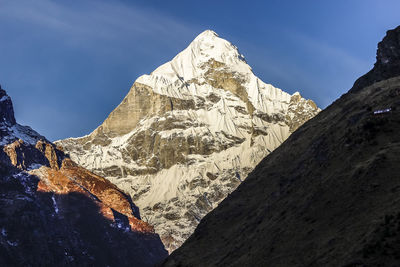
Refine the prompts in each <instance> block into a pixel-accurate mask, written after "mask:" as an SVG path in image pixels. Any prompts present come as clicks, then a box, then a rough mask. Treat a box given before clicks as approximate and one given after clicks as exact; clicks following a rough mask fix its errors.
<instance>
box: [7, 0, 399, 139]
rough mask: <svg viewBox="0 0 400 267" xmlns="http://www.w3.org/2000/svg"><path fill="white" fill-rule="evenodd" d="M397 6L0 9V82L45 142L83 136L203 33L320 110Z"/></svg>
mask: <svg viewBox="0 0 400 267" xmlns="http://www.w3.org/2000/svg"><path fill="white" fill-rule="evenodd" d="M399 10H400V1H398V0H376V1H372V0H352V1H349V0H347V1H346V0H337V1H327V0H326V1H324V0H313V1H312V0H304V1H294V0H293V1H284V0H280V1H278V0H270V1H266V0H265V1H250V0H248V1H227V0H219V1H215V0H214V1H206V0H202V1H184V0H180V1H178V0H175V1H174V0H170V1H165V0H143V1H127V0H125V1H124V0H119V1H118V0H114V1H111V0H110V1H106V0H96V1H94V0H93V1H89V0H79V1H73V0H68V1H67V0H64V1H62V0H18V1H15V0H0V83H1V84H2V86H3V88H5V89H6V90H7V92H8V94H9V95H10V96H11V97H12V98H13V102H14V108H15V113H16V118H17V121H18V122H19V123H21V124H25V125H30V126H31V127H32V128H34V129H35V130H37V131H39V132H40V133H41V134H43V135H45V136H47V137H48V138H49V139H50V140H56V139H61V138H65V137H70V136H81V135H85V134H88V133H90V132H91V131H92V130H93V129H95V128H96V127H97V126H98V125H99V124H101V122H102V121H103V120H104V119H105V118H106V117H107V116H108V114H109V113H110V112H111V111H112V110H113V109H114V108H115V107H116V106H117V105H118V104H119V103H120V102H121V100H122V99H123V97H124V96H125V95H126V94H127V92H128V91H129V88H130V86H131V85H132V83H133V82H134V81H135V80H136V78H137V77H139V76H140V75H142V74H146V73H150V72H151V71H152V70H154V69H155V68H156V67H158V66H159V65H161V64H162V63H165V62H166V61H168V60H170V59H171V58H173V57H174V56H175V55H176V54H177V53H178V52H180V51H181V50H183V49H184V48H185V47H186V46H187V45H188V44H189V43H190V41H191V40H192V39H194V38H195V37H196V36H197V35H198V34H199V33H200V32H202V31H203V30H206V29H212V30H214V31H216V32H217V33H218V34H219V35H220V36H221V37H222V38H225V39H227V40H229V41H231V42H232V43H233V44H235V45H236V46H238V47H239V49H240V51H241V53H242V54H244V56H245V57H246V60H247V62H248V63H249V64H250V65H251V66H252V68H253V71H254V72H255V74H256V75H257V76H259V77H260V78H261V79H262V80H263V81H265V82H267V83H271V84H273V85H274V86H276V87H279V88H281V89H283V90H285V91H287V92H289V93H293V92H295V91H300V92H301V94H302V95H303V96H304V97H306V98H311V99H313V100H314V101H315V102H316V103H317V104H318V105H319V106H320V107H323V108H324V107H326V106H327V105H329V104H330V103H331V102H332V101H333V100H335V99H336V98H338V97H339V96H340V95H341V94H343V93H345V92H346V91H347V90H348V89H349V88H350V87H351V86H352V84H353V82H354V81H355V79H356V78H358V77H359V76H360V75H362V74H364V73H365V72H367V71H368V70H369V69H370V68H371V67H372V66H373V63H374V62H375V52H376V46H377V43H378V42H379V41H380V40H381V39H382V37H383V36H384V35H385V32H386V30H388V29H391V28H394V27H396V26H397V25H399V24H400V15H399Z"/></svg>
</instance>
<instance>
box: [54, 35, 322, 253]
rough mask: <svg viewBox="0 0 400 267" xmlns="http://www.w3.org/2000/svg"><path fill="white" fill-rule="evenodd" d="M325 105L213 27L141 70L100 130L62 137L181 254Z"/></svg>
mask: <svg viewBox="0 0 400 267" xmlns="http://www.w3.org/2000/svg"><path fill="white" fill-rule="evenodd" d="M318 112H319V109H318V107H317V106H316V105H315V104H314V102H312V101H311V100H305V99H304V98H302V97H301V96H300V94H294V95H290V94H288V93H286V92H284V91H282V90H281V89H279V88H275V87H274V86H272V85H270V84H266V83H264V82H263V81H261V80H260V79H259V78H258V77H256V76H255V75H254V73H253V72H252V71H251V68H250V66H249V65H248V64H247V63H246V61H245V60H244V57H243V56H242V55H241V54H240V53H239V50H238V49H237V47H236V46H234V45H233V44H231V43H230V42H228V41H226V40H224V39H222V38H221V37H219V36H218V35H217V34H216V33H215V32H213V31H210V30H207V31H205V32H203V33H201V34H200V35H199V36H197V37H196V38H195V39H194V40H193V41H192V42H191V43H190V44H189V45H188V47H187V48H185V49H184V50H183V51H182V52H180V53H179V54H178V55H176V56H175V57H174V58H173V59H172V60H171V61H169V62H167V63H165V64H163V65H162V66H160V67H158V68H157V69H156V70H154V71H153V72H152V73H151V74H149V75H143V76H141V77H139V78H138V79H137V80H136V81H135V83H134V84H133V86H132V87H131V89H130V91H129V93H128V94H127V95H126V97H125V98H124V99H123V101H122V102H121V104H120V105H119V106H118V107H117V108H116V109H115V110H114V111H113V112H112V113H111V114H110V115H109V116H108V118H107V119H106V120H105V121H104V122H103V123H102V125H100V126H99V127H98V128H97V129H96V130H95V131H93V132H92V133H91V134H90V135H88V136H85V137H82V138H71V139H66V140H62V141H60V142H58V143H59V144H60V145H62V146H63V147H64V149H65V150H66V151H67V152H68V153H69V154H70V155H71V157H72V159H73V160H75V161H77V162H79V163H80V164H81V165H83V166H84V167H86V168H88V169H90V170H92V171H94V172H97V173H98V174H101V175H102V176H105V177H107V178H108V179H110V180H111V181H112V182H114V183H116V184H117V185H118V186H120V187H121V188H123V189H124V190H126V191H127V192H129V193H130V194H131V195H132V197H133V199H134V200H135V203H137V205H138V206H139V207H140V209H141V210H142V212H143V213H144V214H145V216H147V217H148V219H149V220H150V221H151V222H153V223H154V224H155V229H156V231H158V233H159V234H160V235H161V237H162V240H163V241H164V244H165V245H166V247H167V248H168V249H169V250H170V251H172V250H174V249H175V248H176V247H178V246H179V245H180V244H181V243H183V241H184V240H185V239H186V238H187V237H188V236H189V235H190V234H191V232H192V230H193V229H194V228H195V226H196V225H197V223H198V222H199V220H200V219H201V218H202V217H203V216H204V215H205V214H207V212H209V211H210V210H212V209H213V208H214V207H215V206H216V205H218V203H219V202H220V201H222V199H223V198H224V197H225V196H226V195H227V194H229V193H230V192H232V191H233V190H234V189H235V188H236V186H237V185H239V184H240V182H241V181H242V180H243V179H245V177H246V176H247V174H248V173H249V172H250V171H251V170H252V169H253V168H254V166H256V165H257V164H258V162H259V161H260V160H261V159H262V158H264V157H265V156H266V155H267V154H269V153H270V152H271V151H273V150H274V149H275V148H276V147H278V146H279V145H280V144H281V143H282V142H283V141H284V140H285V139H286V138H287V137H288V136H289V135H290V133H291V132H293V131H294V130H296V129H297V127H299V126H300V125H301V124H302V123H304V122H305V121H306V120H308V119H309V118H311V117H313V116H314V115H315V114H317V113H318Z"/></svg>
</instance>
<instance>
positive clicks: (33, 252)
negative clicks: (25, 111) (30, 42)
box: [0, 88, 167, 266]
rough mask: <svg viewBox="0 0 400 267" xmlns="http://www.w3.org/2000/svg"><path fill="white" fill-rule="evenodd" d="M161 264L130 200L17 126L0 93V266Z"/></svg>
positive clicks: (156, 244) (156, 241)
mask: <svg viewBox="0 0 400 267" xmlns="http://www.w3.org/2000/svg"><path fill="white" fill-rule="evenodd" d="M165 256H167V251H166V250H165V249H164V247H163V245H162V243H161V240H160V238H159V236H158V235H157V234H155V233H154V229H153V227H152V226H150V225H149V224H148V223H146V222H143V221H141V220H140V215H139V210H138V209H137V207H136V206H135V205H134V204H133V202H132V200H131V198H130V197H129V196H127V195H126V194H125V193H123V192H122V191H121V190H119V189H118V188H117V187H116V186H115V185H113V184H111V182H109V181H108V180H106V179H104V178H102V177H100V176H98V175H95V174H94V173H92V172H89V171H88V170H86V169H84V168H82V167H80V166H78V165H77V164H75V163H74V162H73V161H72V160H71V159H69V158H68V157H67V156H66V155H64V153H63V152H62V151H60V150H59V149H58V148H57V147H56V146H55V145H54V144H52V143H51V142H49V141H48V140H46V138H45V137H43V136H41V135H39V134H38V133H37V132H35V131H33V130H32V129H31V128H29V127H27V126H21V125H19V124H17V123H16V121H15V118H14V111H13V106H12V102H11V99H10V97H9V96H8V95H7V94H6V92H5V91H4V90H2V89H1V88H0V266H133V265H136V266H152V265H154V264H156V263H158V262H160V260H162V259H163V258H164V257H165Z"/></svg>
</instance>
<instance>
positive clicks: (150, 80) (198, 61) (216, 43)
mask: <svg viewBox="0 0 400 267" xmlns="http://www.w3.org/2000/svg"><path fill="white" fill-rule="evenodd" d="M212 61H217V62H219V63H222V64H224V66H226V67H228V68H230V69H231V70H232V71H235V72H240V73H242V74H247V73H250V72H251V68H250V66H249V65H247V63H246V61H245V60H244V57H243V55H241V54H240V53H239V51H238V49H237V47H236V46H234V45H232V44H231V43H230V42H228V41H226V40H224V39H222V38H220V37H219V36H218V34H216V33H215V32H213V31H211V30H206V31H204V32H202V33H201V34H200V35H198V36H197V37H196V38H195V39H194V40H193V41H192V42H191V43H190V44H189V46H188V47H187V48H186V49H184V50H183V51H182V52H180V53H179V54H178V55H177V56H175V57H174V58H173V59H172V60H171V61H170V62H167V63H165V64H163V65H161V66H160V67H158V68H157V69H156V70H154V71H153V72H152V73H151V75H143V76H141V77H140V78H139V79H137V80H136V82H140V83H143V84H151V85H154V83H155V82H161V83H163V84H171V83H175V82H177V81H178V82H179V81H182V80H185V81H188V80H191V79H193V78H196V77H199V76H201V75H203V74H204V73H205V72H206V71H207V65H209V63H210V62H212Z"/></svg>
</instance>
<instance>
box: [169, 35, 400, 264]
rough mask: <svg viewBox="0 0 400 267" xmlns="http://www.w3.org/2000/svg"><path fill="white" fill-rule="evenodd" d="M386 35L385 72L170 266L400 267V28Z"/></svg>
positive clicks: (219, 211) (303, 138)
mask: <svg viewBox="0 0 400 267" xmlns="http://www.w3.org/2000/svg"><path fill="white" fill-rule="evenodd" d="M387 36H390V37H385V39H384V40H383V42H381V43H380V44H379V49H378V53H377V62H384V64H386V65H385V67H384V70H383V72H381V71H380V70H379V68H380V66H379V63H377V64H375V67H374V69H373V70H372V71H371V72H369V73H368V74H367V75H366V76H365V77H363V78H360V79H359V80H358V82H356V84H355V87H354V88H353V89H352V90H350V92H349V93H347V94H345V95H343V96H342V97H341V98H340V99H338V100H336V101H335V102H334V103H333V104H332V105H331V106H329V107H328V108H326V109H325V110H323V111H322V112H320V113H319V114H318V115H317V116H316V117H315V118H313V119H311V120H310V121H308V122H306V123H305V124H304V125H303V126H301V127H300V128H299V129H298V130H297V131H296V132H294V133H293V134H292V135H291V136H290V137H289V138H288V139H287V140H286V141H285V142H284V143H283V144H282V145H281V146H280V147H278V148H277V149H276V150H275V151H274V152H272V153H271V154H270V155H269V156H268V157H266V158H264V160H262V161H261V163H260V164H259V165H258V166H257V167H256V168H255V170H254V171H253V172H252V173H251V174H250V175H249V176H248V178H247V179H246V180H245V181H244V182H243V183H242V184H241V185H240V186H239V187H238V189H237V190H236V191H234V192H233V193H232V194H231V195H229V196H228V197H227V198H226V199H225V200H224V201H223V202H222V203H221V204H220V205H219V206H218V207H217V208H216V209H214V210H213V211H212V212H210V213H209V214H208V215H207V216H206V217H204V219H203V220H202V221H201V223H200V224H199V226H198V227H197V228H196V230H195V232H194V234H193V235H192V236H191V237H190V238H189V239H188V240H187V241H186V242H185V243H184V244H183V245H182V246H181V247H180V248H179V249H178V250H176V251H175V252H173V253H172V255H170V257H169V258H168V259H167V260H166V261H165V263H164V266H399V265H400V214H399V211H400V194H399V192H400V176H399V173H400V158H399V154H400V135H399V131H400V76H398V75H399V73H398V72H396V70H393V68H397V67H398V66H399V62H400V57H398V56H397V55H399V52H400V46H399V44H400V28H397V29H395V30H392V31H389V32H388V35H387ZM385 41H388V42H389V43H386V42H385ZM396 42H397V43H396ZM382 55H389V56H387V57H385V58H382ZM384 59H385V60H384ZM371 73H372V74H373V75H372V76H371ZM360 81H361V82H360ZM376 81H380V82H376ZM362 84H364V85H362ZM365 86H368V87H365ZM375 111H376V112H375Z"/></svg>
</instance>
